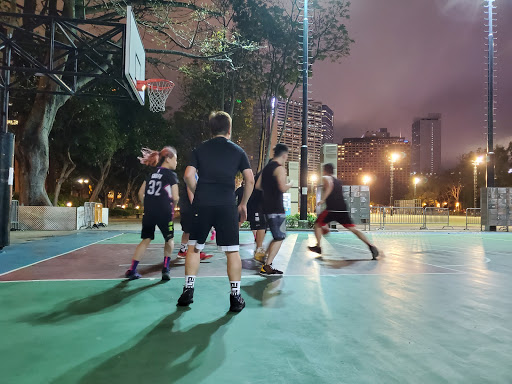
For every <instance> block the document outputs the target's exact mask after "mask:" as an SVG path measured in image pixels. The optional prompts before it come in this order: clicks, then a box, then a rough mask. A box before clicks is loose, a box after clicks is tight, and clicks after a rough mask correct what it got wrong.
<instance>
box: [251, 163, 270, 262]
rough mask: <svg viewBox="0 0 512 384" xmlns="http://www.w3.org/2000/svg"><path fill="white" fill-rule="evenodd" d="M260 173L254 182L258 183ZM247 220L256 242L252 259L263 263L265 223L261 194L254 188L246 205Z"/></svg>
mask: <svg viewBox="0 0 512 384" xmlns="http://www.w3.org/2000/svg"><path fill="white" fill-rule="evenodd" d="M260 176H261V172H259V173H258V174H257V175H256V177H255V181H256V183H258V180H259V179H260ZM247 220H248V221H249V224H250V225H251V230H252V233H253V235H254V241H255V242H256V250H255V252H254V259H255V260H256V261H258V262H260V263H263V262H264V261H265V252H266V251H265V248H263V240H264V239H265V233H266V232H267V230H266V228H267V222H266V221H265V214H264V213H263V192H262V191H261V190H259V189H258V188H254V191H253V192H252V195H251V197H250V199H249V202H248V203H247Z"/></svg>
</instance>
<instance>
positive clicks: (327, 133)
mask: <svg viewBox="0 0 512 384" xmlns="http://www.w3.org/2000/svg"><path fill="white" fill-rule="evenodd" d="M331 143H334V112H333V111H332V109H331V108H329V107H328V106H327V105H325V104H324V105H322V144H331Z"/></svg>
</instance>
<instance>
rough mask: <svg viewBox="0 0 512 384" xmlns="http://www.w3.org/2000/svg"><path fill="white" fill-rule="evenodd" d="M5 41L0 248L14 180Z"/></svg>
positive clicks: (7, 233)
mask: <svg viewBox="0 0 512 384" xmlns="http://www.w3.org/2000/svg"><path fill="white" fill-rule="evenodd" d="M11 39H12V34H10V35H9V41H7V42H6V44H5V47H4V54H3V65H4V68H5V69H4V70H3V78H4V86H3V92H2V116H1V117H2V120H1V132H0V250H2V249H3V248H4V247H6V246H8V245H10V241H11V239H10V234H11V232H10V231H11V200H12V185H13V181H14V168H13V163H14V135H13V134H12V133H11V132H8V126H7V124H8V117H9V87H10V84H11V71H10V70H9V69H8V68H9V67H10V65H11V42H10V40H11Z"/></svg>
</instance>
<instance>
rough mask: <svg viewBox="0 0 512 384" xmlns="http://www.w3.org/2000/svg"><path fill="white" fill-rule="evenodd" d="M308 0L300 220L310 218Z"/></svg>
mask: <svg viewBox="0 0 512 384" xmlns="http://www.w3.org/2000/svg"><path fill="white" fill-rule="evenodd" d="M308 23H309V21H308V0H304V25H303V28H304V29H303V31H302V146H301V148H300V220H307V219H308V71H309V68H308V67H309V65H308V64H309V41H308V34H309V24H308Z"/></svg>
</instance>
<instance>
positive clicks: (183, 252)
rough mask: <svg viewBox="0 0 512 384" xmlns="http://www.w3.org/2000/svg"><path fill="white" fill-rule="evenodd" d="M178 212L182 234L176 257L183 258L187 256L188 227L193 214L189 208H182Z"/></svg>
mask: <svg viewBox="0 0 512 384" xmlns="http://www.w3.org/2000/svg"><path fill="white" fill-rule="evenodd" d="M180 213H181V219H180V222H181V230H182V231H183V234H182V235H181V246H180V250H179V252H178V258H182V259H184V258H185V256H187V249H188V241H189V239H190V231H191V229H190V227H191V225H192V217H193V214H192V210H191V209H186V210H183V211H181V212H180Z"/></svg>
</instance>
